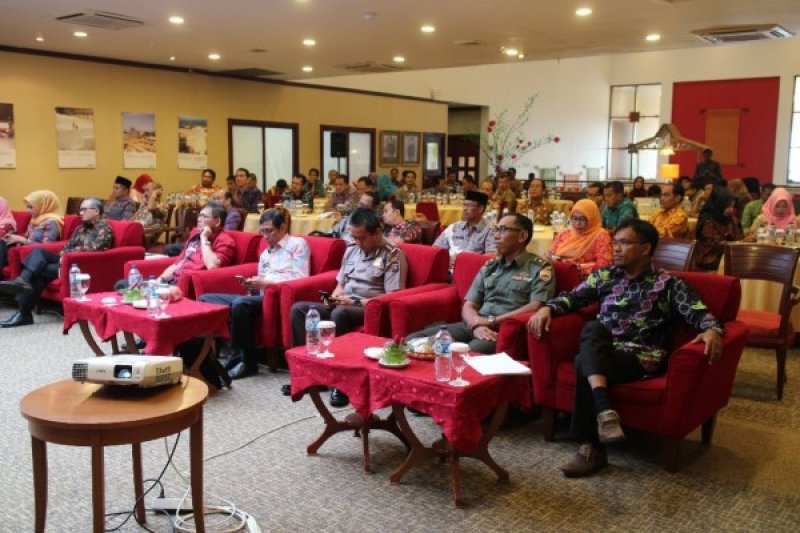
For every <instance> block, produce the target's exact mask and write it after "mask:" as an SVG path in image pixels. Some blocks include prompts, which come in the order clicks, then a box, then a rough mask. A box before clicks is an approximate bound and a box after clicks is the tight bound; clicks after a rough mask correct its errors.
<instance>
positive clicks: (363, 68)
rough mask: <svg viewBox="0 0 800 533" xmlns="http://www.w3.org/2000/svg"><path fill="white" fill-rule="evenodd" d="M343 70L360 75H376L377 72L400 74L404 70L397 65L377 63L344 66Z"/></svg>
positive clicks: (366, 62) (364, 62) (367, 62)
mask: <svg viewBox="0 0 800 533" xmlns="http://www.w3.org/2000/svg"><path fill="white" fill-rule="evenodd" d="M341 68H344V69H345V70H347V71H349V72H358V73H362V74H364V73H376V72H398V71H401V70H404V69H403V67H398V66H396V65H387V64H385V63H377V62H375V61H362V62H360V63H350V64H349V65H343V66H342V67H341Z"/></svg>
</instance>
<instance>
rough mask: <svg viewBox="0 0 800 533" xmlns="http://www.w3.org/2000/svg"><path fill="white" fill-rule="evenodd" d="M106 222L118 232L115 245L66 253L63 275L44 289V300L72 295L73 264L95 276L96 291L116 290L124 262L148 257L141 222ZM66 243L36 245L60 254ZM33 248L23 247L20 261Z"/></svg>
mask: <svg viewBox="0 0 800 533" xmlns="http://www.w3.org/2000/svg"><path fill="white" fill-rule="evenodd" d="M78 220H80V219H78ZM106 222H107V223H108V225H109V226H111V231H113V232H114V243H113V244H112V247H111V248H110V249H108V250H102V251H99V252H71V253H67V254H64V255H63V256H62V262H61V264H62V266H63V268H61V270H60V272H59V277H58V279H55V280H53V281H51V282H50V283H49V284H48V285H47V287H45V289H44V291H42V298H43V299H45V300H53V301H57V302H60V301H62V300H64V298H68V297H69V266H70V265H72V264H73V263H74V264H76V265H78V268H79V269H80V270H81V272H84V273H87V274H90V275H91V276H92V282H91V284H90V285H89V292H90V293H92V292H107V291H110V290H113V289H114V284H115V283H116V282H117V280H118V279H120V277H121V275H122V270H123V265H125V264H126V263H127V262H128V261H135V260H142V259H144V248H143V247H142V239H143V237H144V228H143V226H142V225H141V224H139V223H138V222H130V221H127V220H122V221H120V220H106ZM65 227H66V222H65ZM76 227H77V226H76ZM73 230H74V228H73ZM70 234H71V232H70ZM65 243H66V241H59V242H49V243H45V244H40V245H36V246H38V247H42V248H45V249H47V250H50V251H51V252H53V253H58V252H60V251H61V248H63V247H64V244H65ZM33 249H34V246H22V247H20V260H21V261H24V260H25V258H26V257H27V256H28V254H30V253H31V251H32V250H33Z"/></svg>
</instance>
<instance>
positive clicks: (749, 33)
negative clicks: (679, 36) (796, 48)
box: [692, 24, 793, 44]
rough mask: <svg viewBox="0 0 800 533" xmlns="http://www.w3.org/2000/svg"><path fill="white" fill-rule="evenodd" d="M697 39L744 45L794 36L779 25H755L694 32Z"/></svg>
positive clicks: (721, 27)
mask: <svg viewBox="0 0 800 533" xmlns="http://www.w3.org/2000/svg"><path fill="white" fill-rule="evenodd" d="M692 34H693V35H695V36H696V37H697V38H699V39H702V40H704V41H706V42H709V43H711V44H724V43H742V42H749V41H766V40H773V39H788V38H790V37H792V36H793V35H792V34H791V33H790V32H789V31H787V30H785V29H784V28H781V27H780V26H778V25H777V24H754V25H752V26H719V27H717V28H706V29H703V30H695V31H693V32H692Z"/></svg>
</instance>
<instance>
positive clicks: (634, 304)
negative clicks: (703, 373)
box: [545, 266, 725, 373]
mask: <svg viewBox="0 0 800 533" xmlns="http://www.w3.org/2000/svg"><path fill="white" fill-rule="evenodd" d="M594 303H599V304H600V310H599V311H598V313H597V320H598V321H600V323H601V324H603V326H605V327H606V329H608V330H609V331H610V332H611V334H612V336H613V337H614V348H615V349H617V350H620V351H626V352H632V353H635V354H636V356H637V357H638V358H639V361H640V363H641V364H642V366H643V367H644V369H645V371H647V372H648V373H655V372H658V371H659V370H660V369H661V364H662V362H663V361H664V359H665V358H666V355H667V351H666V345H667V339H668V336H669V333H670V331H671V327H670V326H671V325H672V321H673V320H674V319H675V318H677V317H682V318H683V320H685V321H686V323H687V324H689V325H690V326H692V327H693V328H695V329H696V330H698V331H706V330H708V329H713V330H715V331H717V332H718V333H719V334H720V335H724V333H725V330H724V328H723V327H722V324H720V323H719V321H717V319H716V318H714V316H713V315H712V314H711V313H710V312H709V311H708V307H706V304H704V303H703V301H702V300H700V297H699V296H697V294H696V293H695V292H694V290H692V288H691V287H690V286H689V284H688V283H686V282H685V281H684V280H683V279H681V278H679V277H676V276H673V275H671V274H668V273H667V272H665V271H663V270H659V271H653V270H647V271H645V272H643V273H642V274H640V275H639V276H638V277H637V278H635V279H628V278H627V277H625V272H624V271H623V270H622V269H621V268H618V267H615V266H612V267H607V268H600V269H597V270H595V271H594V272H592V273H591V274H589V277H587V278H586V280H585V281H584V282H583V283H581V284H580V285H578V286H577V287H575V288H574V289H573V290H572V291H571V292H564V293H561V294H560V295H558V296H557V297H556V298H553V299H552V300H550V301H548V302H547V303H546V304H545V305H547V306H548V307H550V308H552V309H553V314H554V315H560V314H564V313H568V312H570V311H575V310H577V309H581V308H583V307H586V306H587V305H591V304H594Z"/></svg>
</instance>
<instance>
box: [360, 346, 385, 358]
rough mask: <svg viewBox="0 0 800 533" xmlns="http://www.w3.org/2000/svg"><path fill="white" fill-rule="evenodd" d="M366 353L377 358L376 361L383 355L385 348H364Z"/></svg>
mask: <svg viewBox="0 0 800 533" xmlns="http://www.w3.org/2000/svg"><path fill="white" fill-rule="evenodd" d="M364 355H366V356H367V357H369V358H370V359H375V360H376V361H377V360H378V359H380V358H381V357H383V348H381V347H379V346H373V347H372V348H364Z"/></svg>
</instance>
